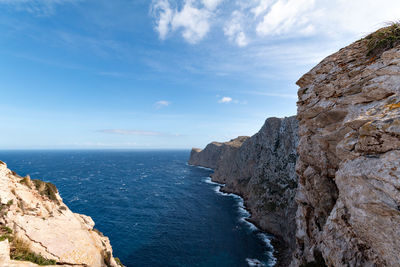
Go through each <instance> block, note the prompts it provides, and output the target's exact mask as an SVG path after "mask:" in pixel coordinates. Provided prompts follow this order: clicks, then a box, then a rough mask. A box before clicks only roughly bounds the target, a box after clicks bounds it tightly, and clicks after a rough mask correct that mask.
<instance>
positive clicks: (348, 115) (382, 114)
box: [292, 28, 400, 266]
mask: <svg viewBox="0 0 400 267" xmlns="http://www.w3.org/2000/svg"><path fill="white" fill-rule="evenodd" d="M387 29H388V28H386V29H383V30H384V31H386V30H387ZM381 31H382V30H381ZM381 33H382V32H378V36H383V35H382V34H381ZM396 34H398V33H396ZM371 38H375V37H374V36H373V35H371V36H369V37H367V38H365V39H363V40H360V41H357V42H355V43H353V44H351V45H350V46H348V47H346V48H343V49H341V50H340V51H339V52H337V53H335V54H333V55H331V56H329V57H327V58H326V59H324V60H323V61H322V62H321V63H320V64H318V65H317V66H316V67H315V68H313V69H312V70H311V71H310V72H309V73H307V74H305V75H304V76H303V77H302V78H301V79H300V80H299V81H298V82H297V84H298V85H299V86H300V87H301V88H300V89H299V92H298V95H299V101H298V119H299V136H300V141H299V147H298V153H299V160H298V162H297V167H296V170H297V173H298V176H299V186H298V193H297V196H296V199H297V202H298V206H299V207H298V211H297V216H296V221H297V233H296V238H297V245H298V249H297V252H296V255H295V259H294V261H293V263H292V265H293V266H299V265H301V264H306V263H314V264H320V265H321V266H322V265H324V264H326V265H328V266H400V239H399V238H398V237H399V236H400V150H399V149H400V48H399V47H395V48H392V49H389V50H387V51H378V52H379V53H371V50H370V51H368V49H371V47H368V42H371V41H369V39H371ZM390 40H391V39H388V40H383V41H382V40H372V41H373V42H374V43H373V44H378V45H381V44H387V45H389V44H390V43H389V42H390ZM387 45H386V46H387ZM389 48H390V47H389ZM382 52H383V53H382ZM371 54H372V55H371Z"/></svg>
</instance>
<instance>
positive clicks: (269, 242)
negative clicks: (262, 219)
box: [257, 233, 276, 266]
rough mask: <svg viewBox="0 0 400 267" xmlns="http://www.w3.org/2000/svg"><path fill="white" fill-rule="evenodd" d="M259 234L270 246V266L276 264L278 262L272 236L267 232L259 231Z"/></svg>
mask: <svg viewBox="0 0 400 267" xmlns="http://www.w3.org/2000/svg"><path fill="white" fill-rule="evenodd" d="M257 236H258V237H259V238H260V239H261V240H262V241H263V242H264V243H265V245H266V246H267V248H269V250H268V252H267V255H268V258H269V259H270V260H269V261H268V264H269V265H270V266H274V265H275V264H276V258H275V257H274V253H273V251H274V247H273V246H272V244H271V239H270V237H269V236H268V235H267V234H264V233H259V234H258V235H257Z"/></svg>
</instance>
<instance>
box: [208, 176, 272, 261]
mask: <svg viewBox="0 0 400 267" xmlns="http://www.w3.org/2000/svg"><path fill="white" fill-rule="evenodd" d="M203 181H204V182H205V183H207V184H211V185H216V186H215V187H214V191H215V193H217V194H218V195H222V196H227V197H233V198H235V199H237V205H238V211H239V214H240V218H239V222H242V223H244V224H246V225H247V226H248V227H249V228H250V230H251V231H253V232H256V231H258V232H259V233H258V234H257V237H258V238H260V239H261V240H262V241H263V242H264V244H265V246H266V247H267V248H268V252H266V253H267V255H268V258H269V260H268V266H274V265H275V264H276V258H275V257H274V254H273V251H274V248H273V246H272V244H271V240H270V237H269V236H268V235H267V234H265V233H262V232H261V231H260V229H258V228H257V226H255V225H254V224H253V223H251V222H249V221H248V220H246V219H248V218H250V216H251V214H250V212H249V211H248V210H247V209H246V207H245V205H244V199H243V198H242V197H241V196H239V195H236V194H233V193H224V192H221V187H223V186H225V184H220V183H216V182H213V181H212V180H211V178H210V177H206V178H204V180H203ZM246 261H247V263H248V265H249V266H250V267H251V266H266V265H265V264H264V263H262V262H261V261H259V260H257V259H250V258H247V259H246Z"/></svg>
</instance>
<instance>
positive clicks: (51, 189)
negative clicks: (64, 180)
mask: <svg viewBox="0 0 400 267" xmlns="http://www.w3.org/2000/svg"><path fill="white" fill-rule="evenodd" d="M32 182H33V184H34V185H35V187H36V190H38V191H39V194H41V195H42V196H47V197H48V198H49V199H50V200H53V201H57V202H58V200H57V193H58V190H57V187H56V186H55V185H54V184H52V183H46V182H43V181H41V180H37V179H35V180H32Z"/></svg>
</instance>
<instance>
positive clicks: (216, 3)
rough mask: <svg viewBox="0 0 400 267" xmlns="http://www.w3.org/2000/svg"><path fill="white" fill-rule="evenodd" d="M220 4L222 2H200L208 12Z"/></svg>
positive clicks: (209, 0) (206, 0) (210, 0)
mask: <svg viewBox="0 0 400 267" xmlns="http://www.w3.org/2000/svg"><path fill="white" fill-rule="evenodd" d="M221 2H222V0H202V3H203V5H204V6H205V7H206V8H207V9H209V10H214V9H216V8H217V7H218V5H219V4H220V3H221Z"/></svg>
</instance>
